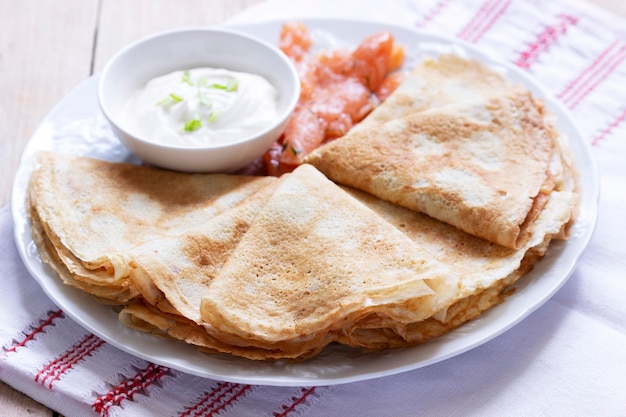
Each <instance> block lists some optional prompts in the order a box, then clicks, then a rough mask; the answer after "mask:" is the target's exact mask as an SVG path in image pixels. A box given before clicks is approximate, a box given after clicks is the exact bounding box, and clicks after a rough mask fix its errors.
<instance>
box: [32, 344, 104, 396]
mask: <svg viewBox="0 0 626 417" xmlns="http://www.w3.org/2000/svg"><path fill="white" fill-rule="evenodd" d="M103 344H104V341H103V340H101V339H98V338H97V337H96V336H94V335H93V334H89V335H88V336H87V337H85V338H84V339H83V340H81V341H80V342H78V343H77V344H75V345H74V346H72V347H71V348H70V349H68V350H67V351H66V352H65V354H63V355H62V356H60V357H57V358H55V359H54V360H52V361H50V362H49V363H48V364H47V365H46V366H45V367H44V368H43V369H41V370H40V371H39V372H38V373H37V375H36V376H35V382H40V383H41V385H45V384H46V381H48V388H52V385H53V383H54V382H55V381H57V380H58V379H59V378H60V377H61V376H62V375H63V374H65V373H66V372H67V371H69V370H70V369H72V367H73V366H74V365H76V364H77V363H78V362H80V361H81V360H83V359H84V358H85V357H86V356H88V355H90V354H91V353H92V352H93V351H94V350H96V349H98V348H99V347H100V346H102V345H103Z"/></svg>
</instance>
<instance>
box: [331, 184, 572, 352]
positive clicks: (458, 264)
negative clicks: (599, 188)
mask: <svg viewBox="0 0 626 417" xmlns="http://www.w3.org/2000/svg"><path fill="white" fill-rule="evenodd" d="M346 190H347V191H349V192H350V194H351V195H353V196H354V197H355V198H357V199H358V200H359V201H361V202H363V203H364V204H366V205H367V206H368V207H369V208H371V209H372V210H374V211H375V212H376V213H377V214H379V215H380V216H381V217H382V218H384V219H385V220H386V221H388V222H389V223H391V224H393V225H394V226H396V227H397V228H398V229H399V230H401V231H402V232H404V233H405V234H406V235H407V236H408V237H409V238H411V239H412V240H413V241H415V242H416V243H417V244H419V245H420V246H421V247H422V249H423V250H425V251H426V252H428V253H429V254H430V255H431V256H432V257H433V259H436V260H437V261H439V262H441V263H442V264H444V265H445V266H446V267H447V268H448V269H449V273H448V274H447V276H448V277H450V279H448V280H446V281H437V282H436V283H431V287H432V288H433V289H434V290H435V291H436V293H437V295H438V297H437V299H436V303H437V306H436V307H435V310H436V312H435V313H434V314H433V315H432V316H431V317H429V318H428V319H426V320H421V321H417V322H413V323H408V324H407V323H400V322H398V321H396V320H393V319H391V318H389V317H387V316H384V315H382V314H379V313H376V314H370V315H368V316H365V317H363V318H362V319H361V320H359V321H355V322H354V323H352V324H351V325H349V326H346V327H344V328H343V329H341V331H340V332H339V333H338V334H337V336H336V340H337V341H339V342H341V343H344V344H347V345H350V346H358V347H364V348H368V349H388V348H398V347H405V346H412V345H415V344H418V343H422V342H424V341H427V340H429V339H432V338H434V337H439V336H441V335H443V334H445V333H446V332H448V331H450V330H452V329H453V328H455V327H458V326H459V325H461V324H463V323H465V322H467V321H469V320H471V319H473V318H475V317H477V316H479V315H480V314H481V313H482V312H483V311H485V310H487V309H489V308H491V307H493V306H494V305H496V304H499V303H500V302H502V301H503V300H504V298H505V297H506V296H507V295H508V294H509V292H508V291H507V290H508V289H510V286H511V285H512V284H514V283H515V282H516V281H517V280H518V279H520V278H521V277H522V276H524V275H525V274H526V273H528V272H529V271H530V270H531V269H532V268H533V266H534V265H535V264H536V262H537V261H539V259H541V257H543V256H544V255H545V253H546V251H547V249H548V245H549V243H550V241H551V240H552V239H553V238H556V237H560V236H562V234H563V229H564V228H566V227H567V225H568V224H569V222H570V221H571V219H572V215H573V213H574V212H575V207H576V205H577V204H578V199H579V197H578V195H577V193H575V192H570V191H557V192H554V193H553V194H552V195H551V197H550V200H549V201H548V203H547V204H546V207H545V209H544V210H542V212H541V214H540V215H539V217H538V218H537V221H536V223H535V227H534V228H533V233H532V236H531V237H530V239H529V240H528V241H527V242H526V244H525V245H524V247H522V248H520V249H509V248H506V247H503V246H500V245H494V244H492V243H491V242H488V241H486V240H484V239H481V238H478V237H475V236H472V235H469V234H467V233H464V232H463V231H461V230H459V229H457V228H454V227H452V226H450V225H448V224H445V223H443V222H440V221H437V220H435V219H433V218H431V217H429V216H426V215H424V214H422V213H419V212H415V211H412V210H409V209H405V208H402V207H399V206H397V205H394V204H391V203H389V202H385V201H382V200H380V199H378V198H376V197H373V196H371V195H369V194H366V193H363V192H360V191H356V190H350V189H346ZM455 277H456V278H455ZM434 284H436V285H434Z"/></svg>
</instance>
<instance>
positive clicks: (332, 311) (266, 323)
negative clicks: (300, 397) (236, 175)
mask: <svg viewBox="0 0 626 417" xmlns="http://www.w3.org/2000/svg"><path fill="white" fill-rule="evenodd" d="M443 269H444V268H443V266H442V265H440V263H439V262H437V261H435V260H433V259H432V257H431V256H429V254H428V253H425V252H423V251H420V248H419V246H418V245H415V243H414V242H412V241H411V240H410V239H409V238H407V237H406V236H405V235H404V234H402V232H400V231H399V230H397V229H396V228H395V227H393V226H392V225H391V224H389V223H388V222H385V221H384V220H382V219H381V218H380V216H378V215H376V214H375V213H374V212H372V211H371V210H370V209H368V208H366V207H365V206H364V205H362V204H361V203H359V202H358V201H357V200H355V199H354V198H353V197H351V196H350V195H349V194H347V193H346V192H345V191H343V190H342V189H340V188H339V187H338V186H336V185H335V184H333V183H332V182H330V181H329V180H328V179H326V178H325V177H324V176H323V175H322V174H321V173H319V172H318V171H317V170H316V169H315V168H313V167H312V166H310V165H302V166H300V167H299V168H297V169H296V170H295V171H294V172H293V173H292V174H291V175H290V176H289V177H288V178H286V179H285V180H284V182H282V184H280V186H279V187H278V189H277V190H276V191H275V192H274V194H273V195H272V196H271V197H270V199H269V200H268V201H267V203H266V204H265V206H264V207H263V209H262V210H261V212H260V213H259V214H258V215H257V216H256V218H255V219H254V222H253V224H252V225H251V226H250V228H249V229H248V231H247V232H246V234H245V235H244V237H243V239H242V240H241V241H240V243H239V245H238V246H237V248H236V249H235V250H234V251H233V253H232V255H231V257H230V258H229V260H228V261H227V262H226V264H225V265H224V266H223V268H222V269H221V270H220V272H219V274H218V275H217V276H216V277H215V279H214V280H213V282H212V284H211V286H210V287H209V289H208V291H207V292H206V293H205V294H204V296H203V298H202V302H201V306H200V314H201V318H202V319H203V320H204V322H206V323H207V324H208V327H207V331H208V332H209V333H210V334H211V335H212V336H214V337H215V338H216V339H219V340H222V341H224V342H226V343H228V344H233V345H238V346H255V347H261V348H272V347H273V346H275V345H279V346H282V345H285V344H289V343H293V344H294V345H295V346H297V345H299V344H304V345H306V346H308V344H310V343H311V340H315V341H319V342H323V341H325V340H327V336H328V334H329V332H331V331H333V330H336V329H339V328H341V327H343V326H345V325H346V324H347V323H350V322H351V321H354V320H356V319H358V318H359V317H362V316H363V315H366V314H369V313H371V312H376V311H383V312H385V314H388V315H389V316H390V317H392V318H394V319H398V320H401V321H417V320H421V319H423V318H426V317H428V316H429V315H431V314H432V311H431V308H432V298H434V295H435V294H434V292H433V290H432V289H431V288H430V287H429V285H430V284H429V283H430V282H431V281H432V282H435V281H438V280H442V279H445V278H444V276H443V275H442V270H443ZM398 306H402V308H401V309H399V308H398ZM395 311H399V313H398V314H397V315H394V312H395Z"/></svg>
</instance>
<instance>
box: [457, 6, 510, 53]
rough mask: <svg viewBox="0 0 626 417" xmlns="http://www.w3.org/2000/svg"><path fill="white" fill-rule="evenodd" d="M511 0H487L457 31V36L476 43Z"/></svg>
mask: <svg viewBox="0 0 626 417" xmlns="http://www.w3.org/2000/svg"><path fill="white" fill-rule="evenodd" d="M510 4H511V0H504V1H503V0H487V1H485V2H484V3H483V4H482V6H480V9H478V11H477V12H476V13H475V14H474V16H473V17H472V19H470V21H469V22H468V23H467V25H465V27H463V29H461V30H460V31H459V33H458V34H457V37H459V38H461V39H463V40H465V41H468V42H472V43H476V42H478V41H479V40H480V38H481V37H482V36H483V35H484V34H485V33H486V32H487V31H488V30H489V29H490V28H491V27H492V26H493V25H494V23H495V22H496V21H497V20H498V19H499V18H500V16H502V15H503V14H504V12H505V11H506V9H507V8H508V7H509V5H510Z"/></svg>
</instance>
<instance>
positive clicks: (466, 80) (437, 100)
mask: <svg viewBox="0 0 626 417" xmlns="http://www.w3.org/2000/svg"><path fill="white" fill-rule="evenodd" d="M515 88H516V87H515V86H514V85H513V84H512V83H510V82H509V81H508V80H506V79H505V78H504V77H502V75H501V74H499V73H498V72H496V71H494V70H492V69H490V68H488V67H486V66H485V65H483V64H482V63H481V62H479V61H478V60H475V59H466V58H463V57H460V56H458V55H454V54H442V55H440V56H438V57H437V58H427V59H424V60H423V61H421V62H420V63H419V64H418V65H417V66H416V67H415V68H414V69H413V70H412V71H411V73H410V74H409V76H408V77H407V78H406V79H405V80H404V81H403V82H402V83H401V84H400V85H399V86H398V88H396V89H395V90H394V91H393V93H392V94H391V95H390V96H389V97H387V99H386V100H385V102H384V104H383V105H380V106H378V107H376V108H375V109H374V110H373V111H372V112H371V113H370V114H369V115H368V116H367V117H366V118H365V120H363V121H362V122H360V123H359V124H358V125H356V126H354V127H353V128H352V130H353V131H361V130H367V129H369V128H371V127H373V126H377V125H380V124H382V123H385V122H388V121H390V120H395V119H398V118H400V117H403V116H406V115H408V114H412V113H417V112H421V111H425V110H432V109H435V108H438V107H441V106H447V105H450V104H457V105H458V104H461V103H472V104H474V107H478V106H479V105H481V104H482V105H485V104H486V102H487V101H488V100H489V99H490V98H491V97H493V96H499V95H509V94H510V93H511V91H513V90H514V89H515Z"/></svg>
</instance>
